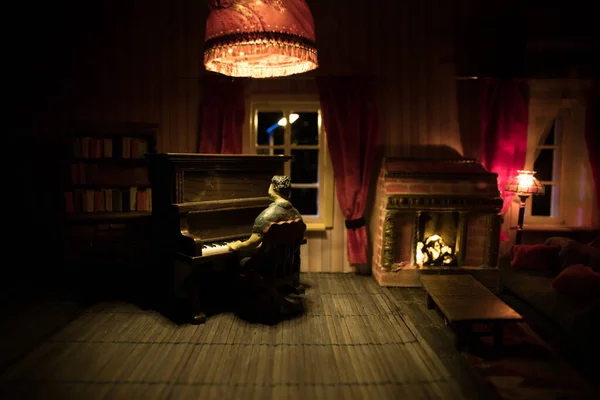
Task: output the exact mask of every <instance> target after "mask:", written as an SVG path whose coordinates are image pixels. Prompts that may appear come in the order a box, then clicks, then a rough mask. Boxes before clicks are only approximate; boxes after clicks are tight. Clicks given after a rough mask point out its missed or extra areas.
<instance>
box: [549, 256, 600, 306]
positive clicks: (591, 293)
mask: <svg viewBox="0 0 600 400" xmlns="http://www.w3.org/2000/svg"><path fill="white" fill-rule="evenodd" d="M552 287H553V288H554V289H555V290H556V291H557V292H559V293H564V294H566V295H569V296H573V297H579V298H597V297H600V273H599V272H596V271H594V270H593V269H592V268H591V267H588V266H587V265H583V264H575V265H569V266H568V267H567V268H565V269H564V270H563V271H562V272H561V273H560V274H558V276H557V277H556V278H554V279H553V280H552Z"/></svg>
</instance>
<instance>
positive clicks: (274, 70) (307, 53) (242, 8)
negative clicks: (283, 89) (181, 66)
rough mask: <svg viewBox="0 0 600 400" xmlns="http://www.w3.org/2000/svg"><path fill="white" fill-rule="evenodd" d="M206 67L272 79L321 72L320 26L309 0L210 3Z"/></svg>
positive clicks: (205, 56)
mask: <svg viewBox="0 0 600 400" xmlns="http://www.w3.org/2000/svg"><path fill="white" fill-rule="evenodd" d="M209 5H210V10H211V11H210V14H209V16H208V19H207V21H206V38H205V40H206V45H205V49H204V66H205V67H206V69H207V70H209V71H214V72H218V73H221V74H224V75H228V76H238V77H252V78H270V77H277V76H288V75H293V74H299V73H302V72H307V71H310V70H313V69H315V68H317V66H318V61H317V48H316V44H315V41H316V39H315V24H314V21H313V17H312V14H311V12H310V9H309V8H308V5H307V4H306V2H305V1H304V0H210V1H209Z"/></svg>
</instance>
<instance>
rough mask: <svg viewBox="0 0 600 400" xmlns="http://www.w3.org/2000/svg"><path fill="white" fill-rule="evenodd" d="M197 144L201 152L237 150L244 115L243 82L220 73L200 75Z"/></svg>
mask: <svg viewBox="0 0 600 400" xmlns="http://www.w3.org/2000/svg"><path fill="white" fill-rule="evenodd" d="M201 85H202V86H201V90H202V92H201V93H202V96H203V97H204V101H203V102H202V104H201V118H202V120H201V122H200V146H199V149H198V151H199V152H200V153H205V154H207V153H208V154H241V153H242V138H243V134H244V118H245V116H246V109H245V102H244V82H243V81H242V80H241V79H239V78H236V79H232V78H231V77H226V76H222V75H211V76H208V77H205V78H204V79H202V82H201Z"/></svg>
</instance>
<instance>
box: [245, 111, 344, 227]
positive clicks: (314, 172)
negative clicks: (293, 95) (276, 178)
mask: <svg viewBox="0 0 600 400" xmlns="http://www.w3.org/2000/svg"><path fill="white" fill-rule="evenodd" d="M250 109H251V121H250V135H249V136H250V141H249V142H250V143H249V146H248V149H249V152H253V153H257V154H265V155H276V154H285V155H290V156H292V160H291V161H290V162H289V163H286V166H285V168H286V169H285V174H286V175H289V176H290V177H291V179H292V198H291V201H292V203H293V204H294V206H295V207H296V208H297V209H298V211H300V213H301V214H302V217H303V218H304V220H305V222H306V223H307V227H308V229H309V230H323V229H325V228H329V227H332V225H333V206H334V196H333V173H332V168H331V161H330V160H329V153H328V151H327V144H326V137H325V132H324V129H323V124H322V121H321V110H320V109H319V102H318V101H302V102H301V101H287V102H252V104H251V108H250Z"/></svg>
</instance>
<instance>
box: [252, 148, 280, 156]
mask: <svg viewBox="0 0 600 400" xmlns="http://www.w3.org/2000/svg"><path fill="white" fill-rule="evenodd" d="M256 154H262V155H267V156H269V155H271V156H272V155H279V154H285V150H284V149H256Z"/></svg>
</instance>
